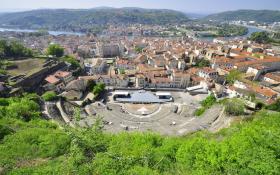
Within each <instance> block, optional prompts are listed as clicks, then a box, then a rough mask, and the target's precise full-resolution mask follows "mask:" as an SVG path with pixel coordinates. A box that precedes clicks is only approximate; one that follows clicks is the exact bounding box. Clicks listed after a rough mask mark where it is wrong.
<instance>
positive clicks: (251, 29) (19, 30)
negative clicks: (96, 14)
mask: <svg viewBox="0 0 280 175" xmlns="http://www.w3.org/2000/svg"><path fill="white" fill-rule="evenodd" d="M246 27H247V28H248V30H249V32H248V33H247V35H244V36H235V37H224V38H226V39H234V38H247V37H249V36H251V34H252V33H254V32H261V31H264V29H260V28H257V27H253V26H246ZM4 31H11V32H26V33H31V32H37V31H38V30H28V29H11V28H0V32H4ZM48 32H49V34H50V35H54V36H57V35H78V36H82V35H84V33H79V32H65V31H48ZM199 39H201V40H205V41H213V39H214V37H200V38H199Z"/></svg>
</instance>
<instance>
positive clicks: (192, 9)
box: [0, 0, 280, 14]
mask: <svg viewBox="0 0 280 175" xmlns="http://www.w3.org/2000/svg"><path fill="white" fill-rule="evenodd" d="M0 4H1V5H0V11H2V12H3V11H5V12H6V11H23V10H31V9H42V8H72V9H73V8H75V9H79V8H83V9H85V8H94V7H100V6H108V7H141V8H156V9H174V10H179V11H183V12H189V13H200V14H206V13H213V12H221V11H228V10H237V9H257V10H259V9H271V10H280V0H0Z"/></svg>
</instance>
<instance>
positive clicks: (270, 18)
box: [203, 10, 280, 23]
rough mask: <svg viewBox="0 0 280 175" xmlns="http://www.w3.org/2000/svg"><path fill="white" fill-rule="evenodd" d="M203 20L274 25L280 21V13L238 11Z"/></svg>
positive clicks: (271, 11)
mask: <svg viewBox="0 0 280 175" xmlns="http://www.w3.org/2000/svg"><path fill="white" fill-rule="evenodd" d="M203 20H213V21H236V20H242V21H257V22H262V23H267V22H268V23H272V22H279V21H280V11H277V10H237V11H227V12H222V13H217V14H212V15H209V16H207V17H205V18H204V19H203Z"/></svg>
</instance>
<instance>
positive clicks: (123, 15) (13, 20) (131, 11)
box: [0, 7, 189, 31]
mask: <svg viewBox="0 0 280 175" xmlns="http://www.w3.org/2000/svg"><path fill="white" fill-rule="evenodd" d="M187 21H189V18H188V17H187V16H186V15H185V14H184V13H181V12H177V11H174V10H154V9H140V8H107V7H106V8H104V7H102V8H94V9H87V10H70V9H67V10H66V9H55V10H50V9H44V10H33V11H26V12H17V13H9V14H2V15H0V25H2V26H3V25H5V26H9V27H19V28H26V29H41V28H44V29H50V30H66V31H69V30H71V31H83V30H89V29H91V28H92V27H96V26H102V25H107V24H118V25H121V24H136V23H139V24H179V23H183V22H187Z"/></svg>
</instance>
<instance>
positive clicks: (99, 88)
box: [92, 83, 106, 97]
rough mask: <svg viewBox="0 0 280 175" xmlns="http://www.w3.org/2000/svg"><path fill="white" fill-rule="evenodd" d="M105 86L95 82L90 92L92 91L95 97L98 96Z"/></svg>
mask: <svg viewBox="0 0 280 175" xmlns="http://www.w3.org/2000/svg"><path fill="white" fill-rule="evenodd" d="M105 87H106V86H105V84H104V83H97V84H96V85H95V86H94V87H93V90H92V92H93V94H94V95H95V96H96V97H98V96H100V94H101V93H102V92H104V90H105Z"/></svg>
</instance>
